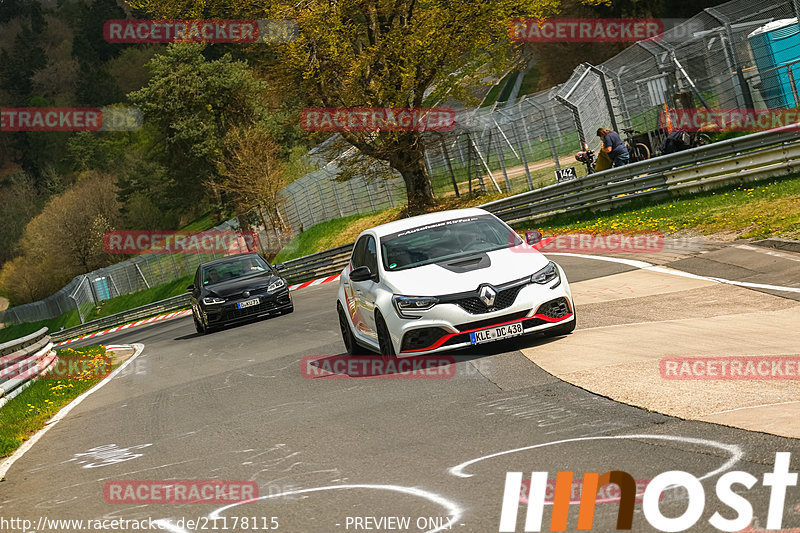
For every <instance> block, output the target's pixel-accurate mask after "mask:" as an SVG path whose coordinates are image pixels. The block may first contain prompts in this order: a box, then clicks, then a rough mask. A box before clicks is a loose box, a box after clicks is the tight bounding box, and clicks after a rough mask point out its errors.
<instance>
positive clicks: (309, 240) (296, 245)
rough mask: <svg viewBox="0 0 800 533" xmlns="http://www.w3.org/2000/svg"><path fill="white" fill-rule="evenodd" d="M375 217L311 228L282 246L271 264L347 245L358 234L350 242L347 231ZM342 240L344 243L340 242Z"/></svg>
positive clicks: (327, 223) (367, 215)
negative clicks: (360, 222)
mask: <svg viewBox="0 0 800 533" xmlns="http://www.w3.org/2000/svg"><path fill="white" fill-rule="evenodd" d="M386 211H397V212H399V211H400V210H399V209H398V208H395V209H389V210H386ZM386 211H380V212H379V214H382V213H385V212H386ZM375 215H376V213H370V214H366V215H352V216H349V217H344V218H335V219H333V220H328V221H327V222H322V223H320V224H317V225H316V226H312V227H310V228H308V229H307V230H306V231H304V232H303V233H301V234H300V235H298V236H296V237H295V238H294V239H292V240H291V241H290V242H289V244H287V245H286V246H284V247H283V249H282V250H281V251H280V252H279V253H278V255H277V256H275V259H273V260H272V262H273V263H283V262H284V261H289V260H290V259H296V258H298V257H303V256H304V255H308V254H311V253H314V252H317V251H321V250H327V249H328V248H334V247H336V246H341V245H342V244H347V242H352V240H355V238H356V237H357V236H358V233H356V235H354V236H353V239H352V240H350V241H347V238H346V237H344V236H346V235H348V231H347V230H352V228H354V227H360V226H359V224H358V222H359V221H364V220H372V219H373V218H374V217H375ZM342 240H345V241H346V242H340V241H342Z"/></svg>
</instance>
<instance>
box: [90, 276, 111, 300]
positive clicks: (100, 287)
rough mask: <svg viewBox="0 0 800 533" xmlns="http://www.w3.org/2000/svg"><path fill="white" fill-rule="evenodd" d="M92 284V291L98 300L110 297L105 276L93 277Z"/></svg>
mask: <svg viewBox="0 0 800 533" xmlns="http://www.w3.org/2000/svg"><path fill="white" fill-rule="evenodd" d="M92 285H94V293H95V295H96V296H97V299H98V300H108V299H109V298H111V291H110V290H109V288H108V279H107V278H94V281H92Z"/></svg>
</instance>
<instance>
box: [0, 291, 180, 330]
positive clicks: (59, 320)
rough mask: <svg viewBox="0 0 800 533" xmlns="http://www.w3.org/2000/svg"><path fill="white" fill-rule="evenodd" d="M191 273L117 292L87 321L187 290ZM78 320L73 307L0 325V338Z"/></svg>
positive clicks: (92, 311)
mask: <svg viewBox="0 0 800 533" xmlns="http://www.w3.org/2000/svg"><path fill="white" fill-rule="evenodd" d="M192 277H193V276H185V277H183V278H180V279H177V280H175V281H171V282H170V283H166V284H164V285H159V286H157V287H152V288H150V289H145V290H143V291H138V292H133V293H131V294H125V295H123V296H117V297H116V298H111V299H110V300H105V301H103V302H100V304H99V306H98V307H96V308H92V309H91V310H90V311H89V313H88V314H87V316H86V317H85V318H86V320H85V321H86V322H89V321H90V320H95V319H98V318H103V317H105V316H110V315H113V314H116V313H121V312H123V311H128V310H130V309H134V308H136V307H140V306H142V305H147V304H151V303H153V302H157V301H159V300H163V299H165V298H169V297H171V296H178V295H179V294H183V293H184V292H186V287H187V286H188V285H189V284H190V283H191V282H192ZM80 324H81V321H80V318H79V317H78V312H77V311H75V310H73V311H70V312H68V313H65V314H63V315H61V316H58V317H56V318H53V319H50V320H42V321H39V322H28V323H25V324H15V325H7V326H5V327H4V328H2V329H0V342H5V341H10V340H14V339H18V338H20V337H24V336H25V335H28V334H30V333H33V332H34V331H38V330H40V329H41V328H42V327H45V326H46V327H47V328H48V329H49V330H50V331H51V332H56V331H59V330H60V329H61V328H62V326H63V327H64V329H67V328H71V327H75V326H79V325H80Z"/></svg>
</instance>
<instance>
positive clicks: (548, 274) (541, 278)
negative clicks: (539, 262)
mask: <svg viewBox="0 0 800 533" xmlns="http://www.w3.org/2000/svg"><path fill="white" fill-rule="evenodd" d="M553 280H558V283H556V284H555V285H553V286H552V287H550V288H551V289H555V288H556V287H558V286H559V285H560V284H561V275H560V274H559V273H558V267H557V266H556V264H555V263H553V262H552V261H550V262H549V263H547V266H546V267H544V268H543V269H541V270H540V271H539V272H537V273H536V274H534V275H533V276H531V283H537V284H539V285H544V284H546V283H550V282H551V281H553Z"/></svg>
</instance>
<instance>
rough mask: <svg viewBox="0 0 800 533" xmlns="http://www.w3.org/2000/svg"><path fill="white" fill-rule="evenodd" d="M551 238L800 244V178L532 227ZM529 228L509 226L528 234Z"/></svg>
mask: <svg viewBox="0 0 800 533" xmlns="http://www.w3.org/2000/svg"><path fill="white" fill-rule="evenodd" d="M535 226H536V227H537V229H544V230H545V231H551V232H555V233H565V232H571V231H576V230H583V231H589V232H607V231H621V232H628V231H637V232H650V231H659V232H662V233H666V234H670V233H676V232H679V231H684V230H690V231H692V232H695V233H699V234H704V235H711V234H729V235H731V236H732V237H733V238H752V239H759V238H767V237H782V238H787V239H800V176H793V177H789V178H784V179H780V180H777V179H776V180H773V181H769V182H760V183H749V184H745V185H738V186H734V187H728V188H725V189H719V190H717V191H713V192H709V193H703V194H698V195H692V196H685V197H679V198H673V199H671V200H665V201H660V202H657V203H646V202H644V201H639V202H635V203H632V204H631V205H628V206H625V207H622V208H618V209H615V210H612V211H607V212H604V213H598V214H587V213H584V214H576V215H560V216H556V217H553V218H551V219H548V220H546V221H544V222H537V223H535ZM530 227H531V224H525V223H520V224H515V229H530Z"/></svg>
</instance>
